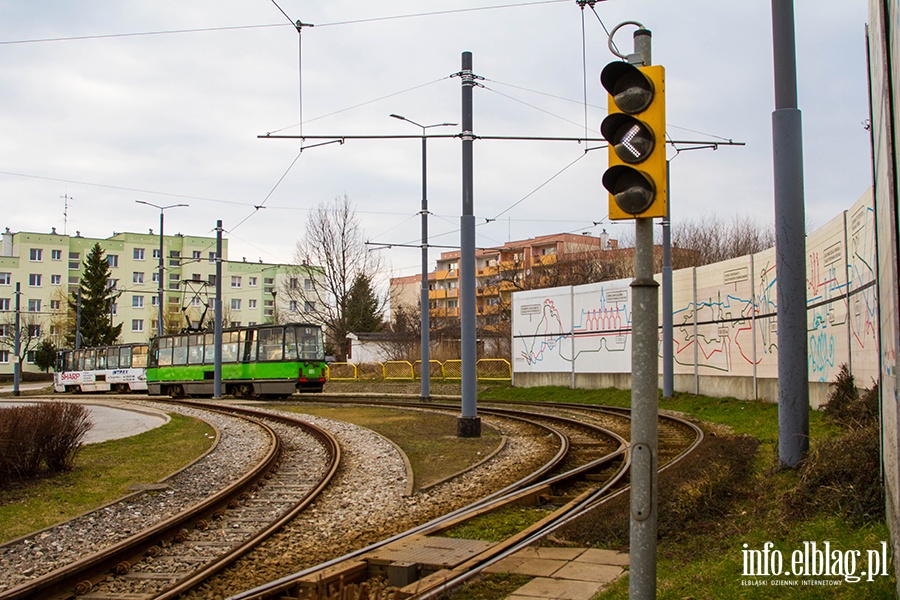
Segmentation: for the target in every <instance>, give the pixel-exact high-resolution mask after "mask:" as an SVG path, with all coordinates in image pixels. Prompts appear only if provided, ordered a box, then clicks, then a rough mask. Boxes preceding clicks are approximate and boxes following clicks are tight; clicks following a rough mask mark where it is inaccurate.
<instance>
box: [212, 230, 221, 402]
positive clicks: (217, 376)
mask: <svg viewBox="0 0 900 600" xmlns="http://www.w3.org/2000/svg"><path fill="white" fill-rule="evenodd" d="M215 306H216V309H215V319H216V323H215V329H214V332H215V333H214V334H213V335H214V343H215V345H216V348H215V352H214V354H213V356H214V359H213V361H214V364H213V398H216V399H220V398H221V397H222V220H221V219H219V220H218V221H216V305H215Z"/></svg>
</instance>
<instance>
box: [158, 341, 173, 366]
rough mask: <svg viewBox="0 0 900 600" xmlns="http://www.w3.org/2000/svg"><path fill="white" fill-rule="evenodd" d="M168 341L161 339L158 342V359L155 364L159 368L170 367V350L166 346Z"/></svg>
mask: <svg viewBox="0 0 900 600" xmlns="http://www.w3.org/2000/svg"><path fill="white" fill-rule="evenodd" d="M168 342H169V340H167V339H163V340H160V344H159V357H158V360H157V364H159V366H160V367H169V366H171V365H172V348H171V347H170V346H169V344H168Z"/></svg>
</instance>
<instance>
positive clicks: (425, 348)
mask: <svg viewBox="0 0 900 600" xmlns="http://www.w3.org/2000/svg"><path fill="white" fill-rule="evenodd" d="M391 117H393V118H395V119H399V120H401V121H406V122H407V123H411V124H413V125H415V126H416V127H420V128H421V129H422V212H421V215H422V293H421V298H420V300H419V304H420V306H421V311H420V312H421V313H422V325H421V329H422V338H421V339H422V341H421V346H422V397H421V399H422V401H423V402H424V401H427V400H431V348H430V344H431V341H430V336H429V333H430V331H429V328H430V327H431V325H430V324H429V314H428V312H429V310H430V308H429V307H430V302H429V299H428V169H427V168H426V164H427V158H426V157H427V147H428V137H427V136H426V135H425V130H426V129H430V128H432V127H454V126H456V123H435V124H434V125H422V124H420V123H416V122H415V121H413V120H412V119H407V118H406V117H404V116H401V115H395V114H392V115H391Z"/></svg>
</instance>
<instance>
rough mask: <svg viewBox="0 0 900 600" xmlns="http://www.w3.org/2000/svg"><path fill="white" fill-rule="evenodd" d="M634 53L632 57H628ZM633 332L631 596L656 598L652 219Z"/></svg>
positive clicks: (639, 267)
mask: <svg viewBox="0 0 900 600" xmlns="http://www.w3.org/2000/svg"><path fill="white" fill-rule="evenodd" d="M629 58H632V57H629ZM633 58H634V60H637V61H640V63H641V64H643V65H644V66H649V65H651V64H652V63H651V61H650V59H651V55H650V31H649V30H647V29H644V28H643V27H641V28H640V29H637V30H636V31H635V32H634V56H633ZM631 293H632V329H631V331H632V335H631V344H632V346H631V361H632V373H631V530H630V540H629V541H630V553H631V570H630V574H629V597H630V598H632V599H642V600H643V599H651V598H655V597H656V534H657V472H656V469H657V466H658V460H657V457H658V447H659V426H658V422H657V419H658V415H659V399H658V393H659V359H658V354H657V343H658V340H659V312H658V310H659V284H658V283H656V280H655V279H654V278H653V219H652V218H638V219H635V221H634V281H632V282H631Z"/></svg>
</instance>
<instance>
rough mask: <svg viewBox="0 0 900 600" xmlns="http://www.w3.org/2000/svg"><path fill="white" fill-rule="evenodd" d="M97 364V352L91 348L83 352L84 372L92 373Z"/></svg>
mask: <svg viewBox="0 0 900 600" xmlns="http://www.w3.org/2000/svg"><path fill="white" fill-rule="evenodd" d="M96 363H97V351H96V350H95V349H93V348H91V349H90V350H85V351H84V370H85V371H93V370H94V365H95V364H96Z"/></svg>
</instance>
